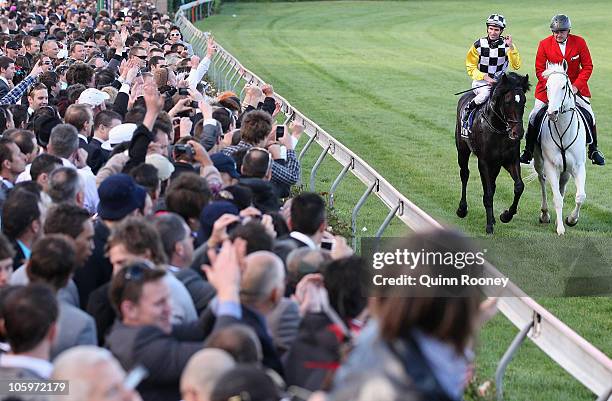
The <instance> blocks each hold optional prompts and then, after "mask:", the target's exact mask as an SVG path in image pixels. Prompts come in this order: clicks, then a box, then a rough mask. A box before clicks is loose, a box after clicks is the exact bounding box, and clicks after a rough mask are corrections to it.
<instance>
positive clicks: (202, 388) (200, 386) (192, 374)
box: [181, 348, 236, 401]
mask: <svg viewBox="0 0 612 401" xmlns="http://www.w3.org/2000/svg"><path fill="white" fill-rule="evenodd" d="M234 366H236V362H234V359H232V357H231V355H230V354H228V353H227V352H225V351H223V350H220V349H215V348H208V349H203V350H201V351H198V352H196V353H195V354H194V355H193V356H192V357H191V359H189V362H188V363H187V366H185V370H183V374H182V375H181V396H182V399H183V400H184V401H208V400H210V395H211V393H212V390H213V388H214V387H215V384H217V381H219V378H220V377H221V376H222V375H223V374H224V373H225V372H227V371H229V370H231V369H232V368H233V367H234Z"/></svg>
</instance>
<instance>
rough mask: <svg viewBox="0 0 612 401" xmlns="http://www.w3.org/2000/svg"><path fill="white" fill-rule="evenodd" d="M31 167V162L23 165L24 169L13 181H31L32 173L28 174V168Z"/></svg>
mask: <svg viewBox="0 0 612 401" xmlns="http://www.w3.org/2000/svg"><path fill="white" fill-rule="evenodd" d="M31 168H32V163H30V164H28V165H26V166H25V170H23V172H22V173H21V174H19V175H18V176H17V180H15V183H20V182H23V181H32V174H30V169H31Z"/></svg>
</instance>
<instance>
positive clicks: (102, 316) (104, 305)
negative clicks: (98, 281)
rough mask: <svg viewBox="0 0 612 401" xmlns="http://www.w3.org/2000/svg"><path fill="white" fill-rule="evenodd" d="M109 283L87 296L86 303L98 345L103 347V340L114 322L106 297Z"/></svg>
mask: <svg viewBox="0 0 612 401" xmlns="http://www.w3.org/2000/svg"><path fill="white" fill-rule="evenodd" d="M109 287H110V283H106V284H104V285H102V286H100V287H99V288H97V289H95V290H94V291H92V293H91V294H89V298H88V301H87V309H86V310H87V313H89V314H90V315H91V316H92V317H93V318H94V321H95V322H96V332H97V334H98V345H99V346H103V345H104V339H105V338H106V335H107V334H108V332H109V331H110V329H111V327H112V326H113V323H114V322H115V317H117V315H116V314H115V310H114V309H113V306H112V305H111V303H110V298H109V297H108V288H109Z"/></svg>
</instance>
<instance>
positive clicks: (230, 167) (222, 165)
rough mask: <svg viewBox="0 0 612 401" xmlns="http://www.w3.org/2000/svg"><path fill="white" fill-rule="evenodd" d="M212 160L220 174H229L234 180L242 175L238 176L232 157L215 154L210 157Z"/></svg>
mask: <svg viewBox="0 0 612 401" xmlns="http://www.w3.org/2000/svg"><path fill="white" fill-rule="evenodd" d="M210 160H211V161H212V162H213V164H214V165H215V167H216V168H217V170H219V172H221V173H228V174H229V175H230V176H231V177H232V178H240V174H238V170H237V169H236V162H235V161H234V159H232V158H231V156H228V155H226V154H223V153H213V154H212V155H210Z"/></svg>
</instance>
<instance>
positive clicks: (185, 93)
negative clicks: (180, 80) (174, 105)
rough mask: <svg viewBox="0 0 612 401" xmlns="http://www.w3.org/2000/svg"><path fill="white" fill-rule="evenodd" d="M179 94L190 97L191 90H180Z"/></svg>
mask: <svg viewBox="0 0 612 401" xmlns="http://www.w3.org/2000/svg"><path fill="white" fill-rule="evenodd" d="M178 94H179V95H181V96H189V90H188V89H187V88H179V90H178Z"/></svg>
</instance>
